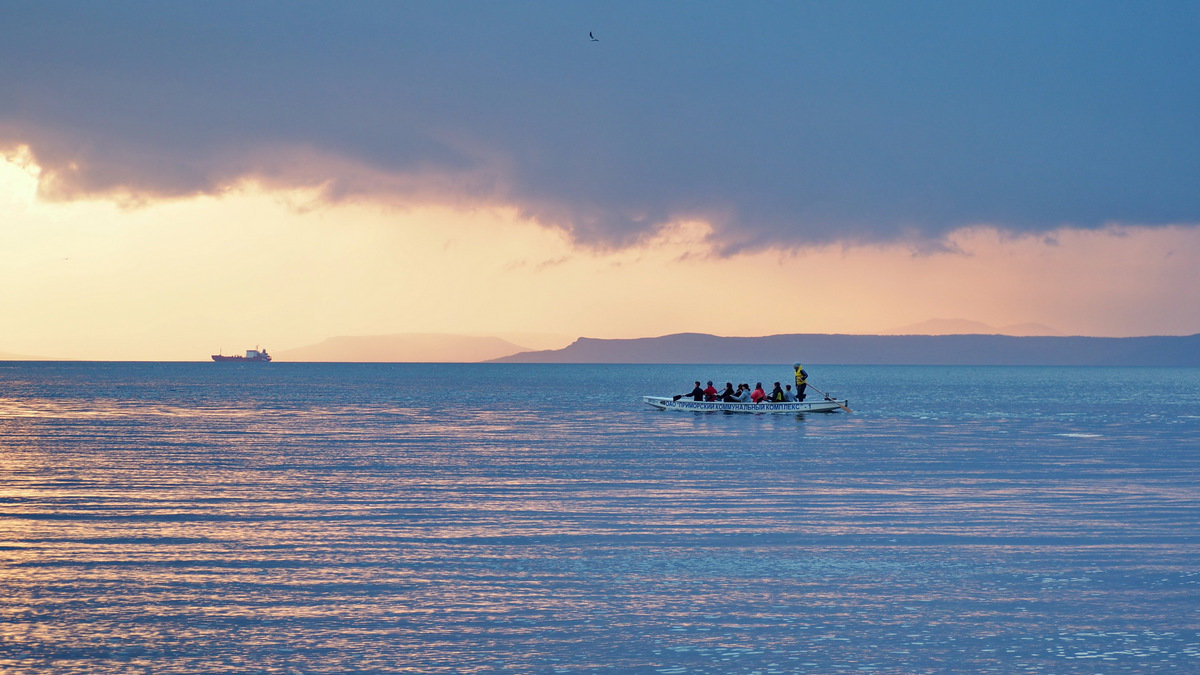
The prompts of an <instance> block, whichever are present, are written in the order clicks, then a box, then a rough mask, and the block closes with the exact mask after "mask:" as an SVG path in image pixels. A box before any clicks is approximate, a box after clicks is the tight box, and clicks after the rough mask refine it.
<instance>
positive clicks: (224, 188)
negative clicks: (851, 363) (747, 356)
mask: <svg viewBox="0 0 1200 675" xmlns="http://www.w3.org/2000/svg"><path fill="white" fill-rule="evenodd" d="M0 17H3V20H2V21H0V353H3V354H24V355H36V356H46V357H54V358H87V359H185V360H186V359H192V358H206V356H207V354H209V353H215V352H216V351H218V350H223V351H225V352H227V353H229V352H236V351H240V350H242V349H245V348H249V347H252V346H256V345H264V346H270V347H271V348H273V349H275V350H284V349H287V348H294V347H300V346H304V345H308V344H312V343H315V342H319V341H321V340H323V339H325V338H328V337H334V336H344V335H384V334H394V333H456V334H469V335H497V336H501V337H505V338H506V339H510V340H512V341H514V342H517V343H518V344H524V345H526V346H530V347H535V348H541V347H551V346H561V344H565V343H566V342H569V341H570V340H571V339H573V338H575V337H579V336H588V337H640V336H650V335H662V334H667V333H675V332H690V331H695V332H706V333H714V334H718V335H770V334H778V333H798V332H829V333H885V332H894V331H895V330H897V329H900V328H902V327H905V326H912V325H914V324H921V323H922V322H926V321H928V320H930V319H962V320H969V321H974V322H980V323H983V324H986V325H989V326H993V327H997V329H1002V328H1003V327H1009V326H1025V327H1028V326H1031V325H1036V326H1037V327H1038V328H1036V330H1047V331H1052V332H1056V333H1060V334H1071V335H1099V336H1127V335H1157V334H1166V335H1178V334H1191V333H1198V332H1200V309H1198V308H1200V283H1198V282H1197V275H1196V273H1195V270H1196V269H1197V267H1198V264H1200V133H1198V132H1200V128H1198V127H1200V124H1198V122H1197V120H1200V117H1197V115H1196V114H1195V111H1196V110H1198V109H1200V55H1198V50H1196V49H1195V48H1194V45H1195V41H1196V39H1197V37H1198V36H1200V5H1197V4H1196V3H1194V2H1155V3H1133V2H1103V1H1093V2H1056V3H1045V2H1004V3H962V2H906V3H884V2H832V1H830V2H780V3H772V2H757V3H740V2H727V3H724V2H705V3H633V2H630V3H624V2H605V3H592V2H572V3H563V2H516V3H491V2H446V3H395V2H356V3H333V2H295V1H289V2H282V1H281V2H221V1H215V2H203V3H199V2H197V3H160V2H135V1H122V2H116V3H79V2H54V1H49V2H32V1H28V2H26V1H14V0H0ZM589 33H591V34H592V35H594V37H595V38H596V39H595V40H593V39H591V38H590V37H589ZM1027 330H1035V329H1029V328H1027Z"/></svg>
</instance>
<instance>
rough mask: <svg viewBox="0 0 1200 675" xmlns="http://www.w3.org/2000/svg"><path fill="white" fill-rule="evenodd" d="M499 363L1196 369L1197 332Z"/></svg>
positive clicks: (644, 351)
mask: <svg viewBox="0 0 1200 675" xmlns="http://www.w3.org/2000/svg"><path fill="white" fill-rule="evenodd" d="M495 361H497V362H501V363H698V364H706V363H714V364H716V363H721V364H768V363H792V362H795V361H801V362H804V363H821V364H844V365H879V364H895V365H1033V366H1037V365H1047V366H1177V367H1182V366H1193V367H1194V366H1200V335H1189V336H1157V337H1131V338H1098V337H1057V336H1029V337H1014V336H1009V335H836V334H815V333H814V334H792V335H770V336H766V337H720V336H717V335H707V334H703V333H680V334H677V335H664V336H662V337H654V338H638V339H627V340H601V339H594V338H580V339H578V340H576V341H575V342H574V343H572V344H570V345H569V346H567V347H565V348H563V349H554V350H546V351H531V352H522V353H519V354H512V355H510V356H505V357H502V358H498V359H495Z"/></svg>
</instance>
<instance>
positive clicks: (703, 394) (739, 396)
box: [677, 380, 804, 403]
mask: <svg viewBox="0 0 1200 675" xmlns="http://www.w3.org/2000/svg"><path fill="white" fill-rule="evenodd" d="M688 396H690V397H691V399H692V400H693V401H722V402H725V403H790V402H795V401H803V400H804V399H803V398H800V397H797V396H796V393H795V392H794V391H792V385H790V384H789V385H787V386H783V387H781V386H780V384H779V383H778V382H776V383H775V388H774V389H772V390H771V391H770V393H768V392H767V391H766V390H764V389H763V385H762V382H758V383H755V385H754V389H751V388H750V385H748V384H739V385H738V386H737V390H736V391H735V390H734V388H733V383H732V382H726V383H725V391H721V392H718V391H717V388H716V387H714V386H713V383H712V381H711V380H710V381H709V383H708V387H706V388H701V387H700V383H699V382H696V386H695V388H694V389H692V390H691V391H690V392H688V393H687V394H681V395H680V396H678V397H677V398H684V397H688Z"/></svg>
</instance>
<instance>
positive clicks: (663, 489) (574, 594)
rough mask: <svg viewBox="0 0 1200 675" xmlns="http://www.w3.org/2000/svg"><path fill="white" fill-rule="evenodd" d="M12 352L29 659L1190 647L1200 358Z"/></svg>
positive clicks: (1131, 656) (224, 661)
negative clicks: (721, 408) (342, 361)
mask: <svg viewBox="0 0 1200 675" xmlns="http://www.w3.org/2000/svg"><path fill="white" fill-rule="evenodd" d="M808 370H809V371H810V373H811V382H812V383H813V384H815V385H816V386H817V387H819V388H821V389H823V390H825V391H830V392H832V393H834V394H837V395H838V396H839V397H840V396H845V397H847V398H849V400H850V407H851V408H853V409H854V413H853V414H846V413H837V414H829V415H807V416H802V417H797V416H788V415H784V416H773V415H734V414H723V413H680V412H664V411H656V410H654V409H652V408H650V407H648V406H645V405H643V404H642V403H641V401H640V398H639V397H640V396H641V395H643V394H674V393H680V392H683V391H686V390H688V389H690V385H691V382H692V380H695V379H702V380H708V379H712V380H714V381H715V382H717V383H718V384H722V383H724V382H725V381H727V380H732V381H734V382H735V383H736V382H739V381H748V382H750V383H752V384H753V383H754V382H755V381H758V380H761V381H763V382H766V383H768V384H769V383H770V382H772V381H774V380H783V381H785V382H786V381H787V378H788V377H790V368H789V367H788V364H782V365H780V366H776V367H765V366H761V367H760V366H753V367H747V366H729V367H720V366H702V367H694V366H561V365H552V366H542V365H332V364H331V365H323V364H288V363H273V364H270V365H266V366H262V365H257V366H255V365H245V364H240V365H226V364H213V363H193V364H186V363H173V364H89V363H0V671H3V672H5V673H35V672H36V673H138V672H154V673H226V672H270V673H273V672H280V673H287V672H329V673H353V672H429V673H440V672H444V673H470V672H518V673H523V672H645V673H754V672H758V673H793V672H812V673H836V672H881V673H951V672H958V673H979V672H996V673H1120V672H1136V673H1144V672H1164V673H1167V672H1170V673H1178V672H1200V370H1197V369H1185V370H1169V369H1136V368H1105V369H1099V368H1096V369H1089V368H962V367H954V368H931V367H883V368H871V367H848V366H812V367H809V368H808Z"/></svg>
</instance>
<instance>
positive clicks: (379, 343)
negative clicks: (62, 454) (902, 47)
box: [0, 320, 1200, 367]
mask: <svg viewBox="0 0 1200 675" xmlns="http://www.w3.org/2000/svg"><path fill="white" fill-rule="evenodd" d="M921 326H923V327H924V328H925V329H944V328H955V327H959V328H962V327H967V326H964V325H963V323H962V322H955V321H948V320H936V321H934V322H927V324H921ZM1025 328H1026V329H1028V330H1030V331H1031V332H1032V331H1035V330H1036V331H1045V332H1050V331H1051V329H1048V328H1046V327H1044V326H1033V325H1030V326H1026V327H1025ZM514 337H515V339H521V340H522V341H524V340H525V339H528V340H529V342H530V343H533V344H540V345H541V346H553V347H558V346H560V345H566V346H565V347H562V348H555V349H541V350H536V349H530V348H528V347H527V346H522V345H521V344H518V343H517V342H514V341H511V340H507V339H503V338H500V337H488V336H468V335H454V334H444V333H404V334H396V335H368V336H342V337H334V338H329V339H327V340H324V341H322V342H319V343H317V344H313V345H309V346H306V347H299V348H295V349H284V350H280V351H278V352H276V351H274V350H272V352H271V353H272V355H273V356H274V357H275V361H276V362H277V363H281V362H329V363H434V362H440V363H479V362H492V363H688V364H691V363H695V364H709V363H711V364H771V363H787V364H790V363H794V362H796V361H801V362H804V363H811V364H845V365H876V364H895V365H1062V366H1176V367H1200V335H1189V336H1149V337H1129V338H1101V337H1078V336H1061V335H1046V334H1042V335H1023V336H1014V335H999V334H984V333H969V334H968V333H964V334H950V335H944V334H938V335H931V334H888V335H843V334H825V333H797V334H788V335H769V336H764V337H722V336H718V335H708V334H704V333H679V334H674V335H663V336H660V337H648V338H632V339H600V338H579V339H576V340H575V341H574V342H570V338H569V337H565V336H560V335H548V334H536V333H530V334H523V335H518V336H514ZM568 343H569V344H568ZM16 360H45V359H44V357H35V356H28V355H19V354H13V353H3V352H0V361H16ZM51 360H53V359H51ZM203 360H206V361H207V360H208V359H207V355H205V356H204V358H203Z"/></svg>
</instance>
